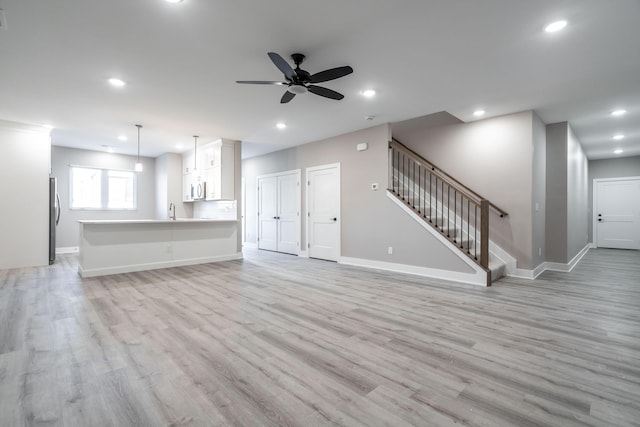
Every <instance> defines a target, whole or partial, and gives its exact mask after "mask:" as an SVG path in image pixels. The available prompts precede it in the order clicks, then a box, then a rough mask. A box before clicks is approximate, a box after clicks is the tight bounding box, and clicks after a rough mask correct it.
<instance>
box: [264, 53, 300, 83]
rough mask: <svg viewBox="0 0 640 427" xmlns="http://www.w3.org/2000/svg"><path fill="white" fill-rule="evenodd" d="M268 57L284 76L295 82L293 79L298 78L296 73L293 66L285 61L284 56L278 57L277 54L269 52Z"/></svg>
mask: <svg viewBox="0 0 640 427" xmlns="http://www.w3.org/2000/svg"><path fill="white" fill-rule="evenodd" d="M267 55H269V58H271V61H272V62H273V63H274V64H275V66H276V67H278V69H279V70H280V71H282V74H284V76H285V77H286V78H287V79H288V80H293V78H294V77H295V76H296V72H295V71H293V68H291V65H289V63H288V62H287V61H285V60H284V59H283V58H282V56H280V55H278V54H277V53H275V52H269V53H268V54H267Z"/></svg>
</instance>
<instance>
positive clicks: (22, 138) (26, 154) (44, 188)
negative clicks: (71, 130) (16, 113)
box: [0, 121, 51, 269]
mask: <svg viewBox="0 0 640 427" xmlns="http://www.w3.org/2000/svg"><path fill="white" fill-rule="evenodd" d="M50 146H51V144H50V139H49V134H48V131H46V132H45V131H43V129H42V128H39V127H33V126H27V125H22V124H19V123H13V122H6V121H0V200H1V201H2V207H1V208H0V212H1V216H0V269H5V268H17V267H27V266H39V265H47V264H48V263H49V168H50V165H51V149H50Z"/></svg>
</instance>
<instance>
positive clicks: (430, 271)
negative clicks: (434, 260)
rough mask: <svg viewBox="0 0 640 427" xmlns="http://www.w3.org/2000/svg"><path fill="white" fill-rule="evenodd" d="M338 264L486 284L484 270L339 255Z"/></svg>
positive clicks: (472, 283) (473, 283)
mask: <svg viewBox="0 0 640 427" xmlns="http://www.w3.org/2000/svg"><path fill="white" fill-rule="evenodd" d="M338 263H339V264H345V265H354V266H357V267H366V268H374V269H376V270H385V271H395V272H398V273H404V274H413V275H416V276H423V277H429V278H433V279H442V280H449V281H453V282H461V283H467V284H471V285H480V286H487V275H486V273H485V272H484V271H480V272H477V271H476V272H474V273H462V272H459V271H449V270H440V269H436V268H428V267H418V266H415V265H407V264H396V263H392V262H384V261H374V260H370V259H363V258H351V257H340V259H339V260H338Z"/></svg>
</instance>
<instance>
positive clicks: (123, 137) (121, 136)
mask: <svg viewBox="0 0 640 427" xmlns="http://www.w3.org/2000/svg"><path fill="white" fill-rule="evenodd" d="M118 139H119V140H120V141H126V140H127V137H126V136H125V135H120V136H119V137H118Z"/></svg>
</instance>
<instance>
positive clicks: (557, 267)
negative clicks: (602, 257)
mask: <svg viewBox="0 0 640 427" xmlns="http://www.w3.org/2000/svg"><path fill="white" fill-rule="evenodd" d="M592 247H593V243H587V245H586V246H585V247H584V248H583V249H582V250H581V251H580V252H578V254H577V255H576V256H574V257H573V259H572V260H571V261H569V262H568V263H566V264H565V263H562V262H551V261H545V262H543V263H542V264H540V265H539V266H537V267H536V268H534V269H533V270H525V269H522V268H516V269H515V271H513V273H512V274H507V276H510V277H519V278H521V279H535V278H536V277H538V276H539V275H540V274H542V273H544V272H545V271H547V270H549V271H560V272H563V273H569V272H570V271H571V270H573V268H574V267H575V266H576V265H577V264H578V262H580V260H581V259H582V257H583V256H585V255H586V253H587V252H589V249H591V248H592Z"/></svg>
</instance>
